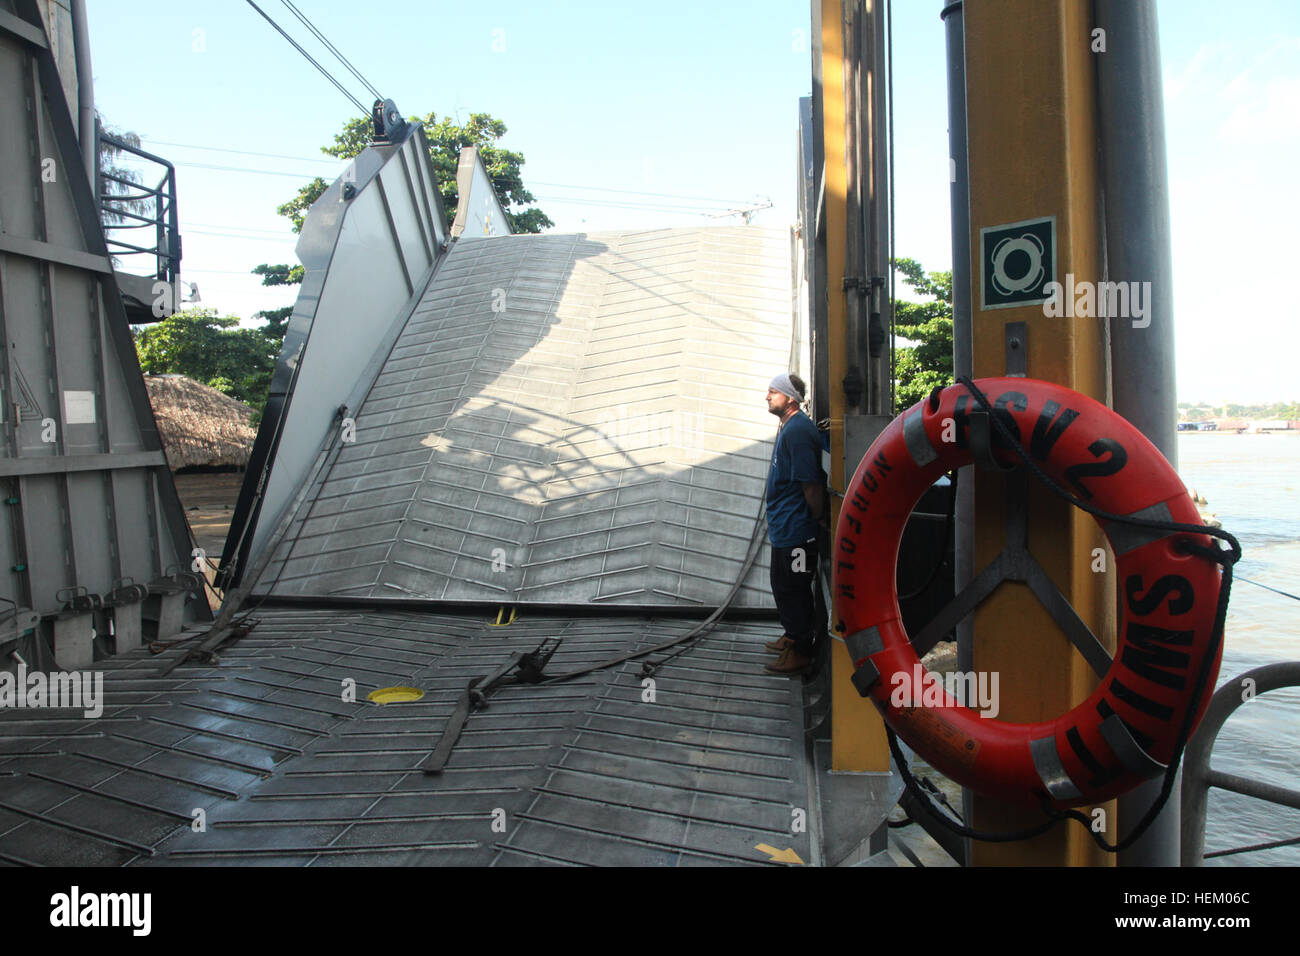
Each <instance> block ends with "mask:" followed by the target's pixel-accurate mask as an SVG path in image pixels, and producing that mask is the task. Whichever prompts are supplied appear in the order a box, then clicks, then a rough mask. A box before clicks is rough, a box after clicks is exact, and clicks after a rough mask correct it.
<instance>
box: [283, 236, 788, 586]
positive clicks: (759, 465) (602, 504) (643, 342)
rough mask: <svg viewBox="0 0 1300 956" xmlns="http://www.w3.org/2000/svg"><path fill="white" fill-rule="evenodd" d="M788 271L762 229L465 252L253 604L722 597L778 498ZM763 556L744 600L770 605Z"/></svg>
mask: <svg viewBox="0 0 1300 956" xmlns="http://www.w3.org/2000/svg"><path fill="white" fill-rule="evenodd" d="M789 263H790V246H789V237H788V235H787V234H786V233H785V232H784V231H779V230H764V229H759V228H756V227H736V228H716V229H676V230H658V231H652V232H626V233H610V234H605V235H590V236H587V235H573V236H566V235H540V236H507V237H501V238H480V239H475V240H474V241H472V242H467V241H461V242H458V243H457V244H455V245H454V246H453V247H452V250H451V252H450V253H449V255H448V257H447V261H446V262H445V263H443V264H442V265H441V266H440V268H439V269H438V271H437V273H436V274H435V275H434V276H433V278H432V280H431V282H430V283H429V286H428V288H427V290H426V291H425V293H424V296H423V298H422V299H421V301H420V303H419V305H418V306H417V308H416V309H415V312H414V314H413V315H412V316H411V318H410V320H409V321H408V322H407V324H406V327H405V328H404V329H403V330H402V333H401V335H400V336H399V338H398V339H397V342H396V344H395V345H394V347H393V349H392V352H391V354H390V355H389V356H388V360H387V362H386V363H385V365H384V367H383V369H382V371H381V372H380V374H379V376H378V378H377V379H376V380H375V383H374V387H373V388H372V389H371V391H370V394H369V395H368V397H367V398H366V400H365V402H364V404H363V405H362V406H361V408H360V411H359V412H358V413H357V416H356V432H355V438H356V441H355V442H354V443H352V444H347V445H344V446H343V447H342V448H341V449H340V451H339V453H338V455H337V458H336V459H335V460H333V462H332V464H331V465H330V467H329V470H328V473H327V475H326V477H325V478H324V480H323V482H322V483H321V485H320V487H319V489H318V490H317V491H316V493H314V494H313V495H311V496H310V497H309V499H308V500H307V501H306V502H305V503H304V504H303V506H302V507H301V508H300V509H299V513H298V515H297V516H296V518H295V521H294V523H293V524H292V525H291V526H290V528H289V531H288V532H287V533H286V534H285V536H284V538H283V540H282V541H281V544H280V547H279V549H278V550H277V552H276V555H275V559H274V560H273V561H272V562H271V564H270V565H269V566H268V568H267V570H266V572H265V574H264V575H263V577H262V579H261V582H260V583H259V586H258V588H257V591H258V592H259V593H267V594H273V595H277V596H300V597H301V596H314V597H322V598H323V597H331V598H339V597H346V598H366V599H403V600H412V599H415V600H429V601H438V602H489V603H502V604H506V603H510V604H514V603H518V604H546V605H565V606H570V605H599V606H604V607H611V608H612V607H624V608H643V607H663V606H672V607H685V608H708V607H712V606H716V605H717V604H719V603H720V602H721V601H722V600H723V598H724V597H725V595H726V592H727V590H728V589H729V587H730V586H731V584H732V582H733V581H734V580H735V579H736V577H737V576H738V574H739V572H740V569H741V567H742V564H743V560H744V556H745V554H746V550H747V548H748V545H749V542H750V539H751V536H752V534H753V533H754V531H755V521H756V518H757V517H758V508H759V504H760V501H761V499H762V497H763V490H764V483H765V477H766V473H767V468H768V462H769V458H770V455H771V447H772V444H771V443H772V438H773V436H774V434H775V432H776V422H775V420H774V419H773V418H772V417H771V415H769V414H768V412H767V408H766V404H765V401H764V395H765V390H766V385H767V382H768V380H769V379H770V378H771V376H772V375H773V374H775V372H777V371H779V370H781V369H783V368H785V367H786V363H787V362H788V360H789V354H790V342H791V304H790V267H789ZM760 554H761V557H760V560H759V561H758V562H757V563H756V564H755V566H754V567H753V568H752V570H751V573H750V575H749V577H748V578H747V580H746V581H745V585H744V587H743V588H742V589H741V591H740V592H739V593H738V594H737V596H736V599H735V602H734V603H735V605H736V606H740V607H751V608H770V607H772V606H773V605H772V598H771V593H770V588H769V585H768V580H767V578H768V571H767V563H766V561H767V558H766V556H767V549H766V548H763V549H762V551H761V552H760Z"/></svg>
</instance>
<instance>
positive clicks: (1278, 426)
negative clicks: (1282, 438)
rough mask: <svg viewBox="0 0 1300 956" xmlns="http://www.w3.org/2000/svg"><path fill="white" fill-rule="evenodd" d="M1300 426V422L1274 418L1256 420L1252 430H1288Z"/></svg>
mask: <svg viewBox="0 0 1300 956" xmlns="http://www.w3.org/2000/svg"><path fill="white" fill-rule="evenodd" d="M1297 427H1300V422H1288V421H1282V420H1281V419H1272V420H1270V421H1264V422H1255V423H1254V427H1253V428H1252V429H1251V431H1254V432H1286V431H1291V430H1292V429H1293V428H1297Z"/></svg>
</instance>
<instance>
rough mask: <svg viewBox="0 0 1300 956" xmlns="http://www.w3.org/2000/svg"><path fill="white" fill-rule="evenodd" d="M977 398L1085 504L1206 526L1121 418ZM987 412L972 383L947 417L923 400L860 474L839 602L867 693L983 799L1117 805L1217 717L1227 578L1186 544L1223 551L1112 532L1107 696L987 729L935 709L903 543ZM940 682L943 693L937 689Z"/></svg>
mask: <svg viewBox="0 0 1300 956" xmlns="http://www.w3.org/2000/svg"><path fill="white" fill-rule="evenodd" d="M975 384H976V386H977V387H979V388H980V390H981V391H983V392H984V393H985V394H987V395H988V397H989V400H990V402H991V404H992V406H993V407H994V409H995V411H994V414H996V415H997V416H998V418H999V419H1000V420H1001V421H1002V422H1003V423H1004V424H1006V425H1007V426H1008V428H1009V429H1010V431H1011V433H1012V434H1013V435H1015V436H1016V438H1017V439H1018V440H1019V441H1020V442H1021V444H1022V445H1023V447H1024V448H1025V450H1026V452H1027V453H1028V455H1029V457H1030V458H1031V459H1032V460H1033V461H1035V462H1036V463H1037V464H1038V465H1039V466H1040V467H1041V468H1042V470H1043V471H1044V472H1046V473H1047V474H1048V475H1049V476H1051V477H1052V478H1053V479H1054V480H1055V481H1056V482H1057V483H1058V484H1060V485H1061V486H1063V487H1064V488H1066V489H1068V490H1069V491H1071V492H1072V493H1073V494H1075V495H1076V496H1077V497H1079V498H1081V499H1084V500H1087V501H1088V502H1089V503H1091V504H1095V505H1096V506H1098V507H1100V508H1101V509H1104V510H1105V511H1108V512H1110V513H1112V514H1119V515H1131V516H1136V517H1139V518H1155V519H1160V520H1164V521H1169V522H1178V523H1183V524H1195V525H1198V526H1199V525H1201V524H1202V521H1201V519H1200V517H1199V514H1198V512H1197V510H1196V505H1195V504H1193V503H1192V500H1191V498H1190V497H1189V496H1188V494H1187V490H1186V488H1185V487H1184V486H1183V483H1182V481H1181V480H1180V479H1179V477H1178V475H1177V474H1176V473H1175V471H1174V469H1173V468H1172V467H1171V466H1170V464H1169V463H1168V462H1167V461H1166V460H1165V459H1164V457H1163V456H1162V455H1161V454H1160V452H1159V451H1158V450H1157V449H1156V448H1155V446H1154V445H1152V444H1151V442H1150V441H1148V440H1147V438H1146V437H1145V436H1144V435H1142V434H1141V433H1140V432H1139V431H1138V430H1137V429H1136V428H1134V427H1133V426H1132V425H1130V424H1129V423H1128V422H1127V421H1126V420H1125V419H1123V418H1122V417H1120V416H1119V415H1118V414H1116V413H1115V412H1114V411H1112V410H1111V409H1109V408H1107V407H1106V406H1104V405H1102V404H1100V403H1098V402H1096V401H1094V400H1093V399H1091V398H1088V397H1087V396H1085V395H1080V394H1079V393H1077V392H1074V391H1072V390H1070V389H1067V388H1064V387H1062V386H1060V385H1055V384H1052V383H1050V382H1041V381H1036V380H1033V379H1027V378H991V379H981V380H979V381H977V382H976V383H975ZM978 409H979V406H978V405H977V404H976V403H975V400H974V398H973V396H972V394H971V393H970V391H968V390H967V389H966V388H965V387H964V386H961V385H952V386H949V387H948V388H946V389H944V390H943V391H942V392H940V393H939V394H938V396H937V403H936V402H935V401H933V399H928V400H923V401H921V402H918V403H917V404H916V405H914V406H912V407H911V408H910V409H908V410H907V411H906V412H904V413H903V414H902V415H900V416H899V417H898V418H896V419H895V420H894V421H893V422H892V423H890V425H889V426H888V427H887V428H886V429H885V430H884V431H883V432H882V433H881V434H880V436H879V437H878V438H877V439H876V441H875V442H874V443H873V444H872V446H871V448H870V450H868V452H867V454H866V456H865V457H864V458H863V459H862V462H861V464H860V465H859V466H858V469H857V471H856V472H855V473H854V475H853V480H852V482H851V483H850V485H849V487H848V490H847V491H846V493H845V496H844V503H843V507H842V508H841V511H840V517H839V522H838V524H837V526H836V529H835V546H834V549H833V555H834V568H833V580H832V593H833V594H834V596H835V605H836V615H837V624H838V629H839V632H840V633H841V634H844V635H847V636H846V638H845V640H846V643H847V644H848V646H849V651H850V656H851V657H852V658H853V663H854V667H855V668H856V669H857V671H856V673H855V675H854V683H855V684H856V685H857V686H858V688H859V690H860V691H861V692H862V693H863V694H864V695H865V696H870V698H871V699H872V700H874V701H875V703H876V705H877V707H878V708H879V709H880V711H881V713H882V715H883V716H884V719H885V721H886V722H887V723H888V724H889V726H890V727H892V728H893V729H894V731H895V732H896V733H897V734H898V735H899V736H900V737H901V738H902V739H903V740H904V741H906V742H907V743H908V744H909V745H910V746H911V747H912V748H913V749H914V750H915V751H916V752H917V753H918V754H919V755H920V756H921V757H923V758H924V759H925V760H926V761H928V762H929V763H930V764H931V765H932V766H933V767H935V768H936V769H937V770H939V771H940V772H941V773H944V774H946V775H947V776H949V777H950V778H952V779H953V780H955V781H957V782H958V783H960V784H962V785H963V786H967V787H969V788H971V789H972V790H975V791H976V792H979V793H983V794H986V795H988V796H992V797H995V798H997V799H1001V800H1004V801H1008V802H1012V803H1017V804H1023V805H1038V804H1040V803H1041V802H1042V800H1043V799H1044V797H1046V798H1047V800H1048V801H1049V802H1050V803H1051V805H1052V806H1054V807H1056V808H1058V809H1061V808H1065V807H1074V806H1080V805H1083V804H1088V803H1096V802H1100V801H1103V800H1108V799H1110V798H1112V797H1114V796H1117V795H1119V794H1120V793H1123V792H1125V791H1127V790H1130V789H1132V788H1133V787H1134V786H1136V785H1137V784H1139V783H1140V782H1141V781H1143V780H1144V779H1148V778H1151V777H1154V776H1158V775H1160V774H1161V773H1162V772H1164V770H1165V769H1166V765H1167V764H1168V762H1169V761H1170V760H1172V759H1173V757H1174V751H1175V749H1176V747H1177V743H1178V737H1179V732H1180V730H1181V729H1182V725H1183V721H1184V719H1185V716H1186V714H1187V710H1188V709H1189V708H1190V707H1195V708H1196V716H1195V722H1199V721H1200V719H1201V717H1202V715H1203V714H1204V712H1205V708H1206V707H1207V706H1208V704H1209V697H1210V694H1209V693H1208V692H1206V693H1203V694H1201V695H1200V696H1201V698H1202V699H1200V700H1193V699H1192V698H1193V696H1194V689H1195V686H1196V680H1197V675H1198V673H1199V671H1200V669H1201V667H1202V665H1203V664H1204V662H1205V659H1206V657H1207V655H1208V654H1209V653H1210V649H1211V648H1212V647H1213V648H1214V652H1213V653H1214V659H1213V664H1212V671H1211V673H1210V675H1209V679H1208V682H1207V687H1208V688H1210V689H1212V688H1213V687H1214V678H1215V676H1216V675H1217V674H1218V670H1219V660H1220V657H1221V654H1222V642H1216V641H1215V640H1214V624H1215V613H1216V605H1217V601H1218V596H1219V588H1220V583H1221V575H1220V569H1219V566H1218V565H1217V564H1214V563H1213V562H1211V561H1207V560H1205V559H1204V558H1203V557H1201V556H1195V555H1191V554H1186V553H1183V552H1182V551H1180V550H1178V549H1176V548H1175V541H1176V540H1177V539H1178V538H1187V539H1191V540H1194V541H1195V542H1196V543H1197V544H1200V545H1203V546H1208V545H1209V544H1210V539H1209V538H1208V537H1205V536H1199V535H1193V534H1182V533H1178V534H1171V533H1168V532H1164V531H1158V530H1149V529H1146V528H1136V527H1134V526H1132V525H1121V524H1119V523H1116V522H1111V523H1110V524H1109V526H1107V525H1106V524H1104V523H1103V525H1102V527H1103V530H1104V531H1105V532H1106V535H1107V539H1108V540H1109V541H1110V544H1111V550H1112V551H1113V553H1114V556H1115V559H1114V563H1115V568H1116V571H1117V574H1118V583H1119V591H1120V596H1121V600H1120V604H1121V606H1122V610H1121V614H1120V619H1119V622H1118V623H1119V631H1118V634H1119V637H1118V640H1117V647H1116V652H1115V655H1114V659H1113V660H1112V662H1111V665H1110V669H1109V671H1108V672H1107V673H1106V675H1105V676H1104V677H1103V678H1102V679H1101V681H1100V683H1099V684H1098V686H1097V688H1096V690H1094V691H1093V693H1092V694H1091V695H1090V696H1089V697H1088V698H1087V699H1086V700H1084V701H1083V702H1082V703H1081V704H1079V705H1078V706H1077V707H1075V708H1073V709H1072V710H1070V711H1069V712H1068V713H1065V714H1063V715H1062V716H1060V717H1057V718H1056V719H1055V720H1048V721H1043V722H1041V723H1033V724H1015V723H1009V722H1003V721H999V720H996V719H988V718H987V717H981V716H980V714H979V712H978V711H976V710H973V709H971V708H969V707H966V706H962V705H961V703H960V702H959V701H957V700H956V699H955V698H954V697H952V696H950V695H948V694H947V693H943V694H942V703H939V702H938V700H937V696H938V695H935V694H931V695H930V698H931V699H930V700H928V701H927V700H926V695H925V694H924V690H925V688H920V687H914V686H912V685H913V684H914V683H915V677H916V675H918V674H921V671H920V670H919V668H920V667H921V665H920V662H919V660H918V658H917V655H916V652H915V650H914V649H913V647H912V644H911V641H910V640H909V638H908V635H907V632H906V630H905V629H904V628H903V623H902V615H901V612H900V610H899V606H898V591H897V586H896V583H895V569H896V566H897V562H898V549H899V543H900V540H901V538H902V534H903V527H904V525H905V524H906V523H907V519H908V516H909V515H910V514H911V512H912V509H913V508H914V507H915V506H916V503H917V501H919V500H920V498H921V495H922V494H923V493H924V492H925V491H926V489H928V488H929V487H930V486H931V485H932V484H933V483H934V481H935V480H936V479H937V478H938V477H939V476H940V475H942V474H943V473H944V472H946V471H949V470H951V469H953V468H958V467H961V466H963V465H968V464H970V463H971V462H972V450H971V446H970V441H969V426H970V421H971V419H970V415H971V413H972V412H973V411H977V410H978ZM945 439H947V440H945ZM997 455H998V457H1002V456H1003V455H1006V456H1009V455H1010V452H998V453H997ZM1012 460H1013V459H1012V458H1010V457H1007V459H1006V461H1007V463H1010V462H1011V461H1012ZM1014 460H1017V461H1018V459H1014ZM926 683H927V684H930V685H931V686H930V687H929V688H928V689H930V690H933V689H934V687H933V683H934V679H933V678H930V679H929V680H927V681H926ZM900 689H901V691H902V692H901V693H900V692H899V691H900ZM895 701H902V702H903V703H907V704H908V706H899V705H897V704H896V703H895Z"/></svg>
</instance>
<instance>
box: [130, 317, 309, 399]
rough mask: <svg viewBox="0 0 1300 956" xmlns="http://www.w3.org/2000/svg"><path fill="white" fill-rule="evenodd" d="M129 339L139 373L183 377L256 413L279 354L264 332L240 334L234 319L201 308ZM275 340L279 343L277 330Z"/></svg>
mask: <svg viewBox="0 0 1300 956" xmlns="http://www.w3.org/2000/svg"><path fill="white" fill-rule="evenodd" d="M268 325H269V326H272V327H273V326H274V323H273V322H269V323H268ZM282 325H283V323H281V326H282ZM132 335H133V337H134V339H135V347H136V354H137V355H139V357H140V369H141V371H144V372H148V373H152V374H155V375H163V374H180V375H188V376H189V377H190V378H192V379H194V380H195V381H198V382H202V383H203V384H204V385H208V386H210V387H212V388H215V389H217V390H218V391H220V392H224V393H225V394H226V395H229V396H230V397H231V398H235V399H238V400H239V401H241V402H245V403H247V404H249V405H251V406H253V408H254V409H255V410H257V411H258V412H259V413H260V411H261V408H262V406H263V405H264V404H265V403H266V396H267V392H268V390H269V388H270V384H271V373H272V372H273V371H274V370H275V361H276V358H277V356H278V355H279V352H280V345H279V341H277V339H276V338H275V336H274V335H268V334H267V331H266V329H241V328H239V319H238V318H236V317H235V316H219V315H217V314H216V310H214V309H209V308H202V309H186V310H184V311H181V312H176V313H174V314H172V315H170V316H168V317H167V318H165V319H163V320H162V321H161V322H158V323H157V324H155V325H150V326H145V327H142V328H138V329H135V330H133V332H132ZM279 335H280V338H283V335H284V333H283V330H282V328H281V329H280V331H279ZM259 417H260V416H259Z"/></svg>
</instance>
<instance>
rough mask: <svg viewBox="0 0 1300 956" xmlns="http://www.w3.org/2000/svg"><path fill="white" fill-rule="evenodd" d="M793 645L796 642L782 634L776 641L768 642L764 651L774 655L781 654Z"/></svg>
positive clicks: (764, 646)
mask: <svg viewBox="0 0 1300 956" xmlns="http://www.w3.org/2000/svg"><path fill="white" fill-rule="evenodd" d="M793 643H794V641H792V640H790V638H789V636H788V635H785V634H782V635H781V636H780V637H778V638H777V639H776V640H775V641H768V642H767V643H766V644H764V645H763V649H764V650H767V651H771V652H772V653H773V654H780V653H781V652H782V651H784V650H785V649H786V648H787V647H789V646H790V645H791V644H793Z"/></svg>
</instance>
